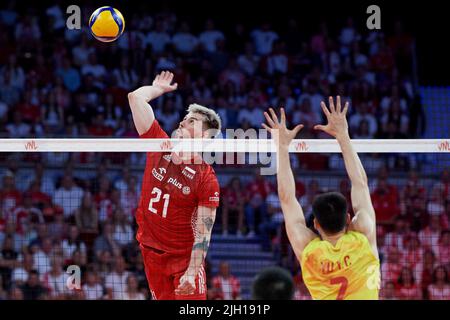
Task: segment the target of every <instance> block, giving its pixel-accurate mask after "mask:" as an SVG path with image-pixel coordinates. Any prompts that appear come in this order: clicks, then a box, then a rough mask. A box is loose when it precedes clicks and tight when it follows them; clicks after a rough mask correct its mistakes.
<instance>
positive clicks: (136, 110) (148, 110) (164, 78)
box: [128, 71, 177, 135]
mask: <svg viewBox="0 0 450 320" xmlns="http://www.w3.org/2000/svg"><path fill="white" fill-rule="evenodd" d="M172 80H173V73H171V72H168V71H163V72H161V73H160V74H159V75H157V76H156V78H155V80H153V83H152V85H151V86H143V87H140V88H138V89H136V90H134V91H133V92H130V93H128V102H129V103H130V108H131V114H132V116H133V121H134V126H135V127H136V130H137V132H138V133H139V135H142V134H144V133H146V132H147V131H148V129H150V127H151V125H152V123H153V121H154V120H155V114H154V113H153V109H152V107H151V106H150V104H149V102H150V101H151V100H153V99H156V98H158V97H159V96H161V95H163V94H164V93H167V92H171V91H174V90H176V89H177V84H176V83H174V84H171V83H172Z"/></svg>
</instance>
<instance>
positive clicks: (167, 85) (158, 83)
mask: <svg viewBox="0 0 450 320" xmlns="http://www.w3.org/2000/svg"><path fill="white" fill-rule="evenodd" d="M172 80H173V73H172V72H169V71H162V72H161V73H160V74H158V75H157V76H156V77H155V80H153V83H152V85H153V86H154V87H156V88H158V89H160V90H162V91H163V93H167V92H171V91H174V90H176V89H177V87H178V84H177V83H174V84H171V83H172Z"/></svg>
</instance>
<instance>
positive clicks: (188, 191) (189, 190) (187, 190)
mask: <svg viewBox="0 0 450 320" xmlns="http://www.w3.org/2000/svg"><path fill="white" fill-rule="evenodd" d="M189 193H191V188H189V187H188V186H185V187H183V194H189Z"/></svg>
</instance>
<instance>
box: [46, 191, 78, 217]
mask: <svg viewBox="0 0 450 320" xmlns="http://www.w3.org/2000/svg"><path fill="white" fill-rule="evenodd" d="M82 198H83V190H82V189H81V188H79V187H77V186H74V187H72V188H71V189H70V190H66V189H64V188H60V189H57V190H56V191H55V195H54V196H53V203H54V204H57V205H59V206H61V207H62V209H63V214H64V216H65V217H69V216H71V215H72V214H73V211H74V210H76V209H78V208H79V207H80V205H81V199H82Z"/></svg>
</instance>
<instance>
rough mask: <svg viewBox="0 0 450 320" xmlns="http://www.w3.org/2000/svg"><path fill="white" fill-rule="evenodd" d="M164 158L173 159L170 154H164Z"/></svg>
mask: <svg viewBox="0 0 450 320" xmlns="http://www.w3.org/2000/svg"><path fill="white" fill-rule="evenodd" d="M163 159H164V160H166V161H168V162H170V160H172V156H171V155H170V154H166V155H163Z"/></svg>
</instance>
